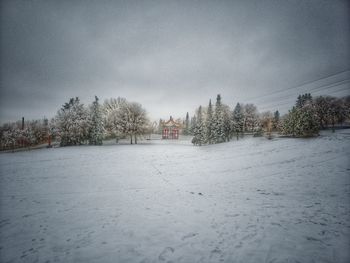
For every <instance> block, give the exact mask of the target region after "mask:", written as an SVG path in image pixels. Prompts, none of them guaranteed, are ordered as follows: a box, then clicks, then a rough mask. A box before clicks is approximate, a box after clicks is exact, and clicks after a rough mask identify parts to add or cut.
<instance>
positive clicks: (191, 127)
mask: <svg viewBox="0 0 350 263" xmlns="http://www.w3.org/2000/svg"><path fill="white" fill-rule="evenodd" d="M196 124H197V118H196V115H194V116H193V117H192V118H191V122H190V135H194V130H195V128H196Z"/></svg>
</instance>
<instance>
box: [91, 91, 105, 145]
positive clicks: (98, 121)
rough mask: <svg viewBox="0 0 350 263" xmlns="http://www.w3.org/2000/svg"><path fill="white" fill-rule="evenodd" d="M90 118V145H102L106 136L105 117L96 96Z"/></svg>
mask: <svg viewBox="0 0 350 263" xmlns="http://www.w3.org/2000/svg"><path fill="white" fill-rule="evenodd" d="M90 118H91V124H90V130H89V144H92V145H102V140H103V136H104V127H103V117H102V110H101V106H100V104H99V102H98V98H97V96H95V101H94V102H93V103H92V106H91V108H90Z"/></svg>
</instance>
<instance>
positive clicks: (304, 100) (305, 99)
mask: <svg viewBox="0 0 350 263" xmlns="http://www.w3.org/2000/svg"><path fill="white" fill-rule="evenodd" d="M308 103H312V96H311V94H310V93H305V94H303V95H299V96H298V98H297V101H296V103H295V106H296V107H297V108H302V107H304V105H306V104H308Z"/></svg>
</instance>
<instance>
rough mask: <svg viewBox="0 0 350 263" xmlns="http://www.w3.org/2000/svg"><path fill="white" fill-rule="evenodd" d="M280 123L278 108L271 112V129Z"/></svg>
mask: <svg viewBox="0 0 350 263" xmlns="http://www.w3.org/2000/svg"><path fill="white" fill-rule="evenodd" d="M279 124H280V113H279V111H278V110H276V111H275V113H274V114H273V120H272V129H274V130H277V129H278V127H279Z"/></svg>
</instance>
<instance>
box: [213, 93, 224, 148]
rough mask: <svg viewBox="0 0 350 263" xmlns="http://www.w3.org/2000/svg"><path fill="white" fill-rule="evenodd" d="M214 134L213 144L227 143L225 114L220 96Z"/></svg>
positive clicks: (216, 104) (216, 110)
mask: <svg viewBox="0 0 350 263" xmlns="http://www.w3.org/2000/svg"><path fill="white" fill-rule="evenodd" d="M212 134H213V143H221V142H224V141H225V130H224V112H223V107H222V103H221V96H220V94H218V95H217V97H216V103H215V111H214V118H213V129H212Z"/></svg>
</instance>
